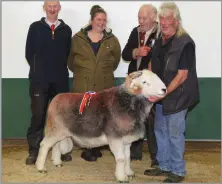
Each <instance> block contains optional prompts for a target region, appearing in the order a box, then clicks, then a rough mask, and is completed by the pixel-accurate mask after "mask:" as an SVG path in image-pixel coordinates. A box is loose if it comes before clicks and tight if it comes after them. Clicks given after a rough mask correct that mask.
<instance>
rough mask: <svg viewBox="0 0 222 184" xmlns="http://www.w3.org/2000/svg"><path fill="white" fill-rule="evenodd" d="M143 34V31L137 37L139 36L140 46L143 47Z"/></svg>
mask: <svg viewBox="0 0 222 184" xmlns="http://www.w3.org/2000/svg"><path fill="white" fill-rule="evenodd" d="M145 34H146V32H145V31H143V32H139V35H140V46H143V45H144V42H145Z"/></svg>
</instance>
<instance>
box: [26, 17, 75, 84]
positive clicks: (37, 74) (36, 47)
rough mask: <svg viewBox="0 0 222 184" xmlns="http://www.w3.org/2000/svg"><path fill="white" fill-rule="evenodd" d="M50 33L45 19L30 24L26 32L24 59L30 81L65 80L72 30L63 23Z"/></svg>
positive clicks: (67, 74)
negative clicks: (28, 68)
mask: <svg viewBox="0 0 222 184" xmlns="http://www.w3.org/2000/svg"><path fill="white" fill-rule="evenodd" d="M59 20H60V21H61V23H60V25H59V26H58V27H56V28H55V34H54V39H52V31H51V28H50V27H49V25H48V24H47V23H46V22H45V18H44V17H43V18H41V20H40V21H36V22H34V23H32V24H31V25H30V27H29V30H28V35H27V40H26V52H25V57H26V59H27V61H28V63H29V66H30V70H29V78H30V79H32V81H35V82H40V83H43V82H44V83H45V82H60V81H63V80H67V79H68V76H69V73H68V68H67V60H68V56H69V52H70V47H71V38H72V30H71V28H70V27H69V26H68V25H66V24H65V23H64V21H63V20H61V19H59Z"/></svg>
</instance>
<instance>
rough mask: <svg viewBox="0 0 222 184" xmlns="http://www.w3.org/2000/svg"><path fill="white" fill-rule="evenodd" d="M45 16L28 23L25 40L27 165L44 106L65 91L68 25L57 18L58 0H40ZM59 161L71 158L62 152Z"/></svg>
mask: <svg viewBox="0 0 222 184" xmlns="http://www.w3.org/2000/svg"><path fill="white" fill-rule="evenodd" d="M43 8H44V11H45V12H46V18H42V19H41V20H40V21H36V22H34V23H32V24H31V25H30V27H29V30H28V35H27V40H26V53H25V56H26V59H27V61H28V64H29V66H30V71H29V79H30V88H29V93H30V98H31V112H32V117H31V124H30V126H29V128H28V131H27V140H28V145H29V156H28V158H27V159H26V164H27V165H32V164H35V162H36V158H37V155H38V151H39V147H40V142H41V141H42V139H43V136H44V135H43V132H44V125H45V117H46V111H47V106H48V103H49V102H50V100H52V98H53V97H55V96H56V95H57V94H58V93H63V92H69V81H68V77H69V73H68V68H67V60H68V55H69V52H70V47H71V37H72V30H71V28H70V27H69V26H68V25H66V24H65V23H64V21H63V20H61V19H58V13H59V11H60V9H61V6H60V3H59V0H50V1H45V2H44V6H43ZM61 159H62V160H63V161H69V160H71V159H72V157H71V155H70V154H66V155H62V156H61Z"/></svg>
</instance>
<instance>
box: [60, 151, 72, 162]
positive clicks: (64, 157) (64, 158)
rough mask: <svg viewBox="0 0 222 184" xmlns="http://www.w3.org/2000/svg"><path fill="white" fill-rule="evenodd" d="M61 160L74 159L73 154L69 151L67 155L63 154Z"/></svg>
mask: <svg viewBox="0 0 222 184" xmlns="http://www.w3.org/2000/svg"><path fill="white" fill-rule="evenodd" d="M61 160H62V161H63V162H69V161H72V156H71V155H70V154H69V153H67V154H65V155H61Z"/></svg>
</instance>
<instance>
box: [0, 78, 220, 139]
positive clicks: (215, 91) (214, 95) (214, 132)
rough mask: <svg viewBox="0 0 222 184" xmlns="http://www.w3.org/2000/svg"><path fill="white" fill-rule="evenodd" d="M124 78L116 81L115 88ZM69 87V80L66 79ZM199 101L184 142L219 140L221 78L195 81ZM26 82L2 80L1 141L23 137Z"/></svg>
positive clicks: (27, 109) (27, 120)
mask: <svg viewBox="0 0 222 184" xmlns="http://www.w3.org/2000/svg"><path fill="white" fill-rule="evenodd" d="M123 81H124V78H116V85H118V84H121V83H122V82H123ZM70 84H71V79H70ZM199 85H200V92H201V102H200V103H199V104H198V105H197V106H196V108H195V109H194V110H192V111H191V112H190V113H189V114H188V119H187V126H186V139H218V140H219V139H221V78H200V79H199ZM28 89H29V81H28V79H18V78H16V79H2V138H26V130H27V128H28V125H29V123H30V117H31V114H30V100H29V93H28Z"/></svg>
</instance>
